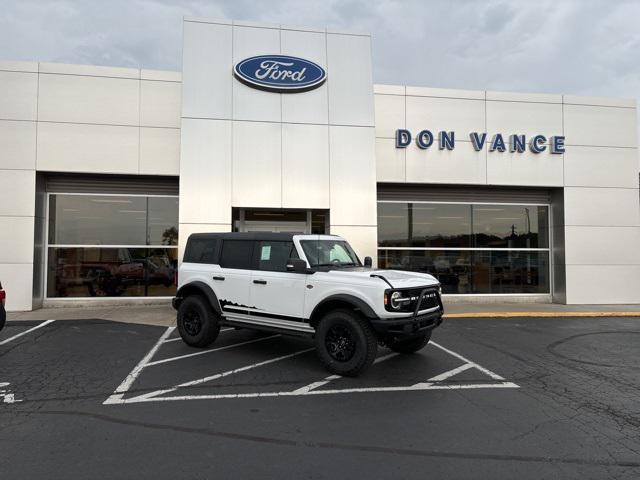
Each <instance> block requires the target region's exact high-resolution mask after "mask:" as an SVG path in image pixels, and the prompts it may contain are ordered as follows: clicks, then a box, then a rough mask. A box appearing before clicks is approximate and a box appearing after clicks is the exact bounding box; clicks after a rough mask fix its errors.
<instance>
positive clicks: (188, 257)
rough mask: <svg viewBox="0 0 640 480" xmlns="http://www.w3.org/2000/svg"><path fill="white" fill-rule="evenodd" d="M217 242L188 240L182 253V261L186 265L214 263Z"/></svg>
mask: <svg viewBox="0 0 640 480" xmlns="http://www.w3.org/2000/svg"><path fill="white" fill-rule="evenodd" d="M217 246H218V241H217V240H207V239H198V240H190V241H189V242H188V243H187V249H186V251H185V253H184V261H185V262H188V263H215V261H216V260H215V258H216V257H215V256H216V248H217Z"/></svg>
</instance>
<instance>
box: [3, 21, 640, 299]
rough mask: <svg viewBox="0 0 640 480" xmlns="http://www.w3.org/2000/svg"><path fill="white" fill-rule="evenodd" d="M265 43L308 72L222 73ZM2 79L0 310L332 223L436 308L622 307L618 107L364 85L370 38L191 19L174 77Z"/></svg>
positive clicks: (165, 273) (25, 73)
mask: <svg viewBox="0 0 640 480" xmlns="http://www.w3.org/2000/svg"><path fill="white" fill-rule="evenodd" d="M283 55H284V56H288V57H292V58H293V60H292V61H293V62H294V63H293V65H294V67H295V65H297V63H295V62H307V64H308V65H311V66H310V67H309V68H313V65H315V66H317V67H319V71H322V72H323V73H324V75H325V77H323V78H322V79H320V80H319V81H318V83H317V84H316V85H313V86H312V87H311V88H307V89H305V91H301V92H291V91H288V92H285V93H281V92H282V89H280V90H277V89H276V91H274V89H273V88H270V87H267V88H266V89H265V87H260V88H255V87H256V86H257V85H255V84H251V82H247V81H246V79H243V78H241V76H239V75H238V74H237V72H236V74H235V75H234V67H235V66H236V65H238V64H240V63H241V62H243V61H245V60H247V59H251V58H252V57H255V56H283ZM285 63H286V62H285ZM303 64H304V63H302V64H300V65H303ZM305 65H306V64H305ZM294 67H289V68H294ZM283 68H284V67H283ZM310 71H311V70H307V73H309V72H310ZM285 78H286V77H285ZM292 78H295V76H294V77H292ZM0 86H1V87H2V88H1V89H0V245H1V246H2V248H0V281H1V282H2V284H3V286H4V287H5V289H6V290H7V291H8V305H7V307H8V309H9V310H30V309H35V308H39V307H41V306H42V305H48V304H57V303H67V302H77V301H83V302H86V301H104V300H106V299H108V300H109V301H112V299H114V298H116V299H117V300H118V301H121V300H123V299H127V300H140V299H148V298H149V297H154V298H163V297H169V296H171V295H172V294H173V292H175V274H176V267H177V265H178V263H179V260H180V256H181V253H182V252H181V247H183V246H184V244H185V242H186V238H187V237H188V235H189V234H190V233H193V232H203V231H232V230H236V231H248V230H276V231H304V232H314V233H315V232H317V233H333V234H339V235H343V236H345V237H346V238H347V239H348V240H349V241H350V242H351V243H352V245H353V246H354V248H355V249H356V251H357V252H358V253H359V255H360V256H361V257H364V256H366V255H369V256H372V257H373V258H374V262H377V264H378V266H380V267H382V268H403V269H411V270H417V271H426V272H429V273H433V274H434V275H436V276H438V278H439V279H440V281H441V282H442V284H443V288H444V291H445V293H446V294H448V295H449V298H450V299H457V298H463V299H474V300H476V299H477V300H482V301H484V300H495V299H497V300H501V301H502V300H516V301H538V302H559V303H569V304H585V303H601V304H609V303H610V304H619V303H640V195H639V190H638V180H639V162H638V152H637V122H636V103H635V100H627V99H612V98H589V97H574V96H569V95H551V94H522V93H502V92H490V91H466V90H443V89H432V88H424V87H410V86H395V85H394V86H391V85H374V84H373V80H372V65H371V39H370V36H369V35H367V34H359V33H351V32H333V31H330V30H329V31H326V30H313V29H307V28H296V27H286V26H280V25H261V24H260V25H258V24H251V23H247V22H231V21H217V20H207V19H191V18H186V19H185V21H184V49H183V71H182V72H181V73H178V72H161V71H150V70H138V69H127V68H113V67H95V66H83V65H62V64H49V63H30V62H0Z"/></svg>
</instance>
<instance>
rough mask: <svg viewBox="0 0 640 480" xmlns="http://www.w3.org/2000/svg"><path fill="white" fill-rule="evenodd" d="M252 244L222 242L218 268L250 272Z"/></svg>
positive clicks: (241, 241)
mask: <svg viewBox="0 0 640 480" xmlns="http://www.w3.org/2000/svg"><path fill="white" fill-rule="evenodd" d="M253 243H254V242H252V241H250V240H224V241H223V242H222V252H221V253H220V266H221V267H222V268H238V269H241V270H250V269H251V257H252V254H253Z"/></svg>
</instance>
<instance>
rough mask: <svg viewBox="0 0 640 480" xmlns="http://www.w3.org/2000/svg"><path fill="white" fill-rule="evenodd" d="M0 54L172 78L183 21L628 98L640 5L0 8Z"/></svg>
mask: <svg viewBox="0 0 640 480" xmlns="http://www.w3.org/2000/svg"><path fill="white" fill-rule="evenodd" d="M0 12H1V13H0V45H1V46H2V47H1V48H0V57H2V58H6V59H18V60H19V59H24V60H40V61H56V62H67V63H90V64H100V65H116V66H136V67H137V66H142V67H145V68H156V69H167V70H179V69H180V68H181V65H180V62H181V49H182V45H181V43H182V22H181V19H182V16H183V15H195V16H204V17H213V18H235V19H243V20H254V21H264V22H269V23H282V24H290V25H309V26H317V27H325V26H328V27H330V28H335V29H343V30H344V29H346V30H356V31H368V32H371V33H372V36H373V37H372V38H373V56H374V79H375V81H376V82H378V83H400V84H411V85H425V86H435V87H448V88H467V89H489V90H513V91H532V92H536V91H540V92H557V93H572V94H586V95H611V96H626V97H637V96H638V92H640V48H639V47H640V30H638V28H637V19H638V18H640V2H634V1H616V2H611V1H599V0H591V1H579V0H575V1H560V0H537V1H515V0H509V1H502V0H487V1H484V2H479V1H471V0H457V1H452V0H448V1H424V0H407V1H399V0H324V1H313V2H311V1H301V0H277V1H276V0H274V1H266V0H264V1H257V0H231V1H218V2H215V1H204V0H178V1H168V0H166V1H165V0H110V1H108V2H106V1H92V0H85V1H74V0H55V1H53V0H52V1H36V0H21V1H18V2H16V1H12V0H0Z"/></svg>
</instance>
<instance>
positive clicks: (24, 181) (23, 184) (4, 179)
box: [0, 170, 36, 245]
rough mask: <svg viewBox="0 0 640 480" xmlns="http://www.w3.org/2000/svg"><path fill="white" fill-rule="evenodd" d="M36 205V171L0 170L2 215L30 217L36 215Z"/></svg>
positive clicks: (0, 207)
mask: <svg viewBox="0 0 640 480" xmlns="http://www.w3.org/2000/svg"><path fill="white" fill-rule="evenodd" d="M35 205H36V172H35V171H34V170H0V215H11V216H27V217H30V216H33V215H34V212H35V208H36V206H35ZM31 244H33V238H32V239H31ZM0 245H2V243H1V242H0Z"/></svg>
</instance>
